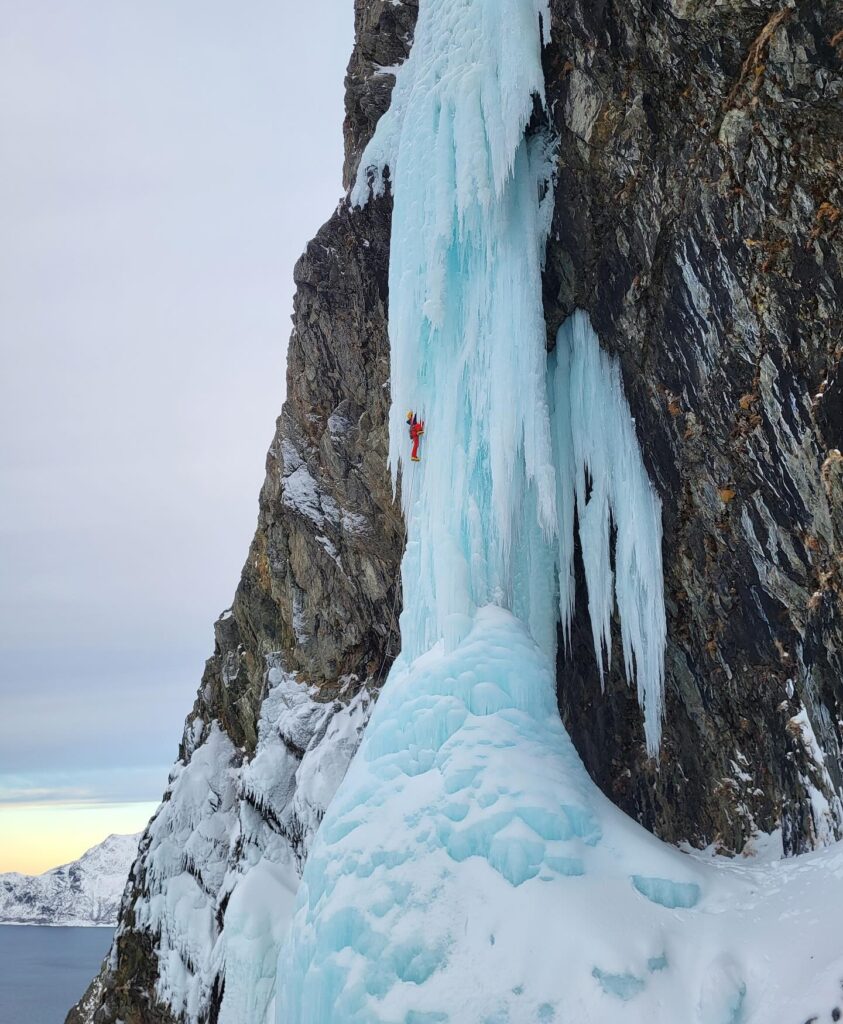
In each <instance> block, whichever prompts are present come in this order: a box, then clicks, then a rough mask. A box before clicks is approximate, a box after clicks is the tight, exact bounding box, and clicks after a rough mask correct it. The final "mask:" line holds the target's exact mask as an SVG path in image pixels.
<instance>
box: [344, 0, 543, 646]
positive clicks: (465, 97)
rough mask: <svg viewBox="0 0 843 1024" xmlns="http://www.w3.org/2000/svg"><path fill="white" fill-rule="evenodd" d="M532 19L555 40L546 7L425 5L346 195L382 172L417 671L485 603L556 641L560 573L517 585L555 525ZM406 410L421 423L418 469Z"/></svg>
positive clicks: (396, 441) (536, 30) (395, 461)
mask: <svg viewBox="0 0 843 1024" xmlns="http://www.w3.org/2000/svg"><path fill="white" fill-rule="evenodd" d="M540 14H541V15H542V16H543V17H544V18H545V25H549V21H548V20H547V10H546V5H545V3H543V2H540V0H539V2H536V0H483V2H480V0H426V2H423V3H422V4H421V5H420V8H419V18H418V22H417V25H416V30H415V35H414V41H413V47H412V50H411V53H410V57H409V59H408V60H407V62H406V63H405V64H404V65H403V66H402V67H401V68H400V69H399V71H398V76H397V81H396V85H395V90H394V92H393V99H392V105H391V107H390V109H389V110H388V111H387V113H386V114H385V115H384V116H383V118H382V119H381V121H380V123H379V124H378V127H377V130H376V132H375V136H374V138H373V140H372V142H371V143H370V145H369V147H368V148H367V150H366V152H365V154H364V157H363V161H362V164H361V171H360V178H359V183H358V186H357V189H356V191H355V198H356V199H357V201H363V200H364V199H365V197H366V195H367V188H368V183H369V182H370V181H371V180H372V178H373V176H374V187H375V189H376V190H378V189H380V188H381V187H382V183H383V179H382V176H381V175H382V171H383V168H384V167H385V166H388V167H389V172H390V178H391V181H392V186H393V194H394V207H393V214H392V242H391V256H390V272H389V278H390V280H389V296H390V298H389V331H390V346H391V348H390V351H391V388H392V407H391V413H390V462H391V465H392V471H393V474H394V475H396V474H397V473H398V468H399V465H400V463H401V462H402V460H403V461H405V463H406V464H405V467H404V469H405V480H404V486H403V488H402V494H403V500H404V507H405V512H406V513H407V516H408V524H409V541H408V545H407V553H406V558H405V564H404V572H403V576H404V580H405V581H407V580H411V581H412V586H409V587H408V586H405V588H404V612H403V615H402V618H401V634H402V645H403V649H404V650H405V652H406V653H407V654H408V655H409V656H410V657H415V656H417V655H419V654H421V653H423V652H424V651H426V650H428V649H429V648H430V646H431V645H432V644H433V643H435V642H436V641H438V640H439V639H440V638H444V639H445V642H446V644H448V645H449V646H453V645H454V644H456V643H458V642H459V640H460V639H461V638H462V637H463V636H464V635H465V634H466V632H467V630H468V629H469V627H470V624H471V616H472V615H473V612H474V610H475V608H477V607H479V606H481V605H484V604H487V603H489V602H493V603H496V604H503V605H506V606H508V607H514V606H515V604H516V603H517V604H518V605H519V614H520V615H521V616H522V617H523V618H524V619H525V621H527V622H528V623H529V624H530V626H531V628H532V629H533V630H534V633H535V634H536V635H537V638H538V639H539V641H540V642H542V643H544V645H545V646H548V645H552V644H553V643H554V639H553V636H554V632H555V630H554V624H555V613H552V610H551V605H552V595H553V590H554V583H553V566H552V560H551V563H550V564H549V565H548V564H547V561H546V559H545V560H544V562H543V565H542V568H541V570H540V571H538V573H537V575H536V576H530V579H531V580H534V581H535V584H536V585H535V587H532V588H531V587H530V586H525V585H522V584H521V579H522V578H524V579H526V577H527V576H529V575H530V571H531V569H533V568H535V566H534V565H533V564H532V563H531V557H530V556H531V554H532V553H533V550H534V547H535V545H534V541H535V540H539V541H544V543H546V542H547V540H549V539H550V538H552V536H553V535H554V532H555V523H556V510H555V487H554V478H553V464H552V463H553V454H552V447H551V439H550V421H549V414H548V398H547V390H546V382H545V373H546V357H545V325H544V315H543V310H542V303H541V264H542V256H543V251H544V243H545V237H546V232H547V227H548V218H549V215H550V212H551V194H550V191H549V187H548V186H549V174H550V162H549V160H548V143H547V139H546V138H545V137H544V136H542V135H536V136H534V137H533V138H532V139H530V140H528V139H526V138H525V134H524V133H525V127H526V125H527V123H528V121H529V119H530V117H531V115H532V112H533V103H534V96H541V95H542V94H543V89H544V80H543V73H542V66H541V39H540V21H539V15H540ZM408 409H413V410H415V411H416V412H417V413H418V414H419V415H420V417H421V418H422V419H424V420H425V422H426V431H425V436H424V440H423V442H422V461H421V462H420V463H416V464H410V463H409V461H408V460H406V454H407V448H406V443H407V442H406V426H405V422H404V420H405V415H406V412H407V410H408ZM525 494H526V495H527V498H526V501H525ZM532 561H535V559H533V560H532ZM548 596H550V600H548ZM539 620H540V621H539Z"/></svg>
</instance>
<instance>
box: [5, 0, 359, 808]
mask: <svg viewBox="0 0 843 1024" xmlns="http://www.w3.org/2000/svg"><path fill="white" fill-rule="evenodd" d="M352 16H353V2H352V0H309V2H307V3H293V2H290V0H249V2H247V3H235V2H233V0H0V346H2V373H0V489H1V495H0V705H1V708H0V808H2V806H3V805H6V806H7V807H8V806H9V805H10V804H15V803H19V802H21V801H23V802H32V801H55V800H58V801H61V800H74V801H75V800H78V799H82V800H91V801H116V802H119V801H129V800H157V799H158V797H159V796H160V794H161V791H162V789H163V787H164V785H165V783H166V775H167V769H168V766H169V764H170V762H171V761H172V759H173V757H174V756H175V753H176V746H177V742H178V739H179V736H180V732H181V727H182V722H183V719H184V716H185V714H186V712H187V711H188V710H189V707H190V705H191V703H192V700H193V696H194V692H195V690H196V687H197V685H198V682H199V678H200V675H201V672H202V666H203V662H204V659H205V658H206V657H207V656H208V655H209V654H210V652H211V650H212V646H213V637H212V630H211V625H212V622H213V620H214V618H215V617H216V615H217V614H218V613H219V612H220V611H221V610H222V609H223V608H225V607H226V606H227V605H228V603H229V602H230V599H231V596H232V594H233V592H234V587H235V585H236V582H237V579H238V576H239V571H240V566H241V564H242V562H243V560H244V558H245V555H246V551H247V547H248V543H249V540H250V539H251V535H252V532H253V529H254V525H255V520H256V514H257V495H258V490H259V487H260V483H261V480H262V478H263V465H264V457H265V451H266V448H267V445H268V443H269V441H270V439H271V436H272V431H273V424H274V419H275V416H276V415H277V414H278V413H279V411H280V408H281V401H282V398H283V392H284V358H283V357H284V351H285V347H286V342H287V336H288V334H289V329H290V320H289V316H290V312H291V300H292V292H293V285H292V268H293V264H294V262H295V260H296V258H297V257H298V255H299V253H300V252H301V250H302V248H303V246H304V244H305V242H306V241H307V239H308V238H309V237H311V236H312V235H313V233H314V232H315V230H316V229H317V227H318V226H319V224H320V223H321V222H322V221H324V220H326V219H327V217H328V216H329V215H330V213H331V211H332V210H333V208H334V206H335V204H336V201H337V199H338V197H339V196H340V194H341V180H340V173H341V162H342V130H341V124H342V114H343V110H342V94H343V76H344V72H345V65H346V62H347V60H348V55H349V52H350V48H351V40H352Z"/></svg>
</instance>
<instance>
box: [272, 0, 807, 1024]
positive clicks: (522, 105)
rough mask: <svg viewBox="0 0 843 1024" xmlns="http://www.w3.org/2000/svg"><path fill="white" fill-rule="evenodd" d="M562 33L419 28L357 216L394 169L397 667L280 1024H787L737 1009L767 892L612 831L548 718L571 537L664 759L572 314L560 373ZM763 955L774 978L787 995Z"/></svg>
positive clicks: (328, 821) (654, 578) (638, 589)
mask: <svg viewBox="0 0 843 1024" xmlns="http://www.w3.org/2000/svg"><path fill="white" fill-rule="evenodd" d="M548 26H549V12H548V9H547V6H546V4H545V3H543V2H541V0H421V2H420V6H419V18H418V23H417V27H416V34H415V39H414V43H413V47H412V51H411V54H410V57H409V59H408V60H407V62H406V63H405V64H404V65H403V66H402V67H401V68H400V69H399V71H398V74H397V81H396V86H395V90H394V93H393V100H392V105H391V108H390V110H389V111H388V112H387V113H386V114H385V115H384V117H383V118H382V120H381V122H380V124H379V125H378V128H377V131H376V133H375V136H374V138H373V140H372V142H371V144H370V146H369V147H368V149H367V151H366V153H365V154H364V158H363V161H362V164H361V172H360V176H359V180H358V184H357V187H356V189H355V194H354V198H355V201H356V202H358V203H363V202H366V201H367V198H368V196H369V194H370V191H374V192H375V193H378V192H380V191H381V190H382V189H383V188H384V187H385V170H386V168H388V169H389V180H390V183H391V188H392V191H393V197H394V208H393V222H392V247H391V262H390V310H389V320H390V343H391V359H392V366H391V387H392V412H391V418H390V444H391V447H390V460H391V466H392V472H393V478H394V480H395V481H396V484H397V482H398V478H399V474H400V475H401V491H402V500H403V503H404V512H405V516H406V519H407V524H408V542H407V549H406V553H405V557H404V561H403V566H402V581H403V584H402V585H403V597H404V611H403V614H402V616H401V637H402V653H401V655H400V657H399V658H398V660H397V661H396V663H395V665H394V666H393V669H392V671H391V673H390V676H389V678H388V680H387V682H386V684H385V687H384V689H383V692H382V694H381V696H380V698H379V700H378V702H377V705H376V707H375V710H374V712H373V714H372V718H371V719H370V722H369V725H368V727H367V730H366V732H365V734H364V737H363V741H362V744H361V747H360V749H359V751H358V753H357V755H356V757H355V758H354V761H353V762H352V764H351V767H350V768H349V771H348V774H347V775H346V777H345V779H344V781H343V783H342V784H341V786H340V788H339V790H338V792H337V795H336V797H335V798H334V800H333V802H332V803H331V805H330V806H329V808H328V811H327V813H326V815H325V818H324V821H323V823H322V826H321V828H320V830H319V832H318V834H317V836H316V839H315V841H314V844H313V847H312V849H311V852H310V856H309V858H308V861H307V864H306V866H305V870H304V875H303V879H302V883H301V886H300V889H299V892H298V896H297V900H296V911H295V914H294V917H293V921H292V925H291V930H290V934H289V937H288V939H287V942H286V944H285V945H284V947H283V948H282V950H281V953H280V955H279V960H278V974H277V988H276V1020H277V1024H481V1022H482V1024H507V1022H508V1024H522V1022H525V1024H526V1022H533V1021H536V1022H553V1021H556V1022H559V1024H571V1022H574V1021H576V1022H577V1024H602V1022H604V1021H606V1020H609V1019H615V1017H616V1016H617V1017H619V1016H620V1015H623V1016H624V1019H626V1020H629V1021H635V1022H644V1021H647V1022H650V1021H663V1022H665V1024H668V1022H669V1024H675V1022H678V1021H682V1022H683V1024H739V1022H741V1021H744V1020H749V1019H750V1017H749V1014H750V1013H761V1012H763V1011H764V1010H765V1003H764V1000H765V999H767V1000H768V1002H767V1004H766V1007H767V1008H768V1009H769V1007H770V1006H773V1007H776V1008H778V1007H779V1005H780V1003H781V998H780V997H781V993H780V992H779V993H778V996H779V1002H778V1003H776V1002H772V1003H770V1002H769V999H770V998H772V997H771V996H770V993H771V992H773V991H774V986H771V985H768V986H767V987H766V988H762V987H758V986H756V988H755V989H754V990H751V989H750V980H751V978H752V974H753V972H752V970H750V968H749V966H748V962H747V956H746V951H745V949H744V948H743V946H742V943H746V941H747V940H749V941H757V938H758V936H760V935H761V934H762V932H766V931H767V930H769V928H770V927H771V922H772V921H773V920H775V918H774V917H773V915H772V913H771V912H770V907H769V906H764V905H762V903H763V901H759V898H758V897H757V895H756V896H755V897H754V898H755V901H756V903H755V906H756V909H757V910H758V913H757V914H756V915H755V917H754V919H753V920H754V922H755V923H754V924H753V925H751V926H750V925H746V924H742V925H741V927H736V923H737V921H738V920H739V919H738V918H737V917H736V915H735V911H734V907H735V906H740V905H741V903H742V901H743V904H744V905H747V901H748V900H750V899H751V898H752V893H753V892H754V889H753V886H754V882H753V880H752V879H747V878H742V877H741V876H740V875H737V874H736V875H734V876H733V877H730V878H729V879H728V880H727V881H726V882H724V881H723V880H722V879H721V878H720V877H718V875H717V872H716V870H714V869H712V868H711V867H710V866H709V865H706V864H704V863H702V862H701V861H699V860H697V859H694V858H692V857H689V856H686V855H683V854H681V853H679V852H678V851H677V850H675V849H672V848H670V847H668V846H666V845H665V844H662V843H660V842H659V841H658V840H656V839H655V838H654V837H653V836H651V835H649V834H648V833H646V832H645V831H644V830H643V829H641V828H640V827H639V826H638V825H636V824H635V823H634V822H632V821H630V820H629V819H628V818H626V817H625V816H624V815H623V814H622V813H621V812H620V811H619V810H618V809H617V808H615V807H614V806H613V805H612V804H611V803H610V802H609V801H608V800H607V799H606V798H605V797H604V796H603V795H602V794H601V793H600V792H599V790H598V789H597V788H596V786H595V785H594V784H593V783H592V782H591V780H590V779H589V777H588V775H587V773H586V771H585V769H584V768H583V765H582V763H581V761H580V759H579V757H578V756H577V753H576V751H575V750H574V748H573V746H572V744H571V741H570V739H569V737H568V736H567V734H566V732H565V729H564V727H563V725H562V723H561V721H560V719H559V714H558V711H557V706H556V692H555V685H556V680H555V665H554V654H555V646H556V635H557V624H558V623H559V622H560V621H561V622H562V623H563V631H567V630H568V629H569V627H570V617H571V613H572V607H573V598H574V594H573V558H574V543H575V540H574V533H575V524H577V523H578V524H579V525H578V529H579V541H580V547H581V550H582V558H583V565H584V569H585V577H586V584H587V589H588V604H589V612H590V616H591V622H592V631H593V640H594V648H595V654H596V658H597V666H596V667H595V671H598V670H599V671H601V672H602V670H603V664H604V659H605V658H608V657H609V655H610V642H609V641H610V627H611V619H612V615H613V611H614V609H615V607H617V611H618V617H619V620H620V632H621V640H622V647H623V655H624V661H625V666H626V671H627V675H628V677H629V678H630V680H632V678H633V677H634V679H635V681H636V683H637V686H638V690H639V698H640V701H641V704H642V706H643V708H644V711H645V732H646V741H647V746H648V748H649V750H650V752H651V753H653V752H655V751H656V750H657V748H658V742H659V722H660V717H661V707H662V690H663V657H664V646H665V614H664V597H663V589H662V587H663V585H662V568H661V508H660V504H659V500H658V498H657V496H656V494H655V492H654V490H653V487H652V485H651V483H650V481H649V479H648V477H647V473H646V470H645V467H644V463H643V460H642V456H641V453H640V451H639V447H638V441H637V437H636V432H635V426H634V423H633V422H632V419H631V417H630V413H629V409H628V407H627V405H626V401H625V399H624V395H623V388H622V384H621V378H620V373H619V370H618V368H617V366H616V365H615V364H614V363H613V362H612V360H611V359H610V358H609V357H608V356H606V355H605V354H604V353H602V352H601V351H600V347H599V345H598V342H597V338H596V337H595V335H594V332H593V330H592V328H591V325H590V323H589V321H588V318H587V316H586V315H585V314H584V313H576V314H575V315H574V316H573V317H572V318H570V319H569V321H568V322H567V323H566V324H565V325H563V327H562V329H561V330H560V332H559V336H558V338H557V344H556V347H555V350H554V352H553V354H552V355H551V357H550V358H548V356H547V353H546V328H545V323H544V319H543V313H542V303H541V270H542V254H543V250H544V245H545V241H546V237H547V231H548V225H549V218H550V212H551V202H552V200H551V191H552V166H553V160H552V152H553V150H552V145H551V143H550V140H549V139H548V138H547V137H546V135H545V134H544V133H543V131H542V129H541V125H540V123H537V120H536V119H534V112H535V110H536V109H537V107H538V108H540V107H541V103H542V95H543V79H542V67H541V47H542V31H543V28H544V31H545V32H546V31H547V27H548ZM538 121H540V118H539V119H538ZM410 409H412V410H414V411H415V412H416V413H417V414H418V415H419V416H420V417H421V418H423V419H424V420H425V421H426V433H425V440H424V444H423V458H422V462H421V463H417V464H411V463H409V461H408V460H406V453H407V452H408V441H407V437H406V428H405V424H404V419H405V415H406V412H407V410H410ZM613 536H614V571H613V567H612V564H613V562H612V543H613ZM598 667H599V668H598ZM765 911H766V917H765ZM753 927H754V928H755V929H756V933H757V934H756V935H755V936H754V937H753V932H752V929H753ZM741 928H742V929H743V930H741ZM776 948H777V950H780V951H781V952H780V953H779V954H778V955H779V961H778V964H777V965H774V960H775V956H773V957H772V958H771V959H770V960H769V962H768V964H767V966H766V967H765V971H766V973H767V974H768V975H770V976H773V975H774V974H775V971H776V970H781V974H782V976H784V974H785V973H786V972H785V964H786V962H787V957H786V955H785V954H786V951H787V949H788V943H787V942H781V943H780V944H779V945H778V946H777V947H776ZM753 1019H756V1018H753ZM757 1019H762V1018H761V1017H758V1018H757ZM764 1019H768V1018H766V1017H765V1018H764ZM778 1019H780V1018H778V1017H777V1018H776V1020H778Z"/></svg>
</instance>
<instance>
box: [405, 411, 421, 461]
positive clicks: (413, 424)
mask: <svg viewBox="0 0 843 1024" xmlns="http://www.w3.org/2000/svg"><path fill="white" fill-rule="evenodd" d="M407 426H408V427H409V428H410V440H411V441H412V442H413V451H412V453H411V455H410V458H411V459H412V461H413V462H421V458H420V457H419V441H421V436H422V434H423V433H424V420H419V419H418V418H417V417H416V414H415V413H414V412H413V410H412V409H411V410H410V411H409V412H408V413H407Z"/></svg>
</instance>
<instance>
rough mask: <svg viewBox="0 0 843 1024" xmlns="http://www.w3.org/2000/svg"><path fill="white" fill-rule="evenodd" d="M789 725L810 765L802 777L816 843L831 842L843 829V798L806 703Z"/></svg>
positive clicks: (790, 720) (806, 762)
mask: <svg viewBox="0 0 843 1024" xmlns="http://www.w3.org/2000/svg"><path fill="white" fill-rule="evenodd" d="M787 728H788V730H789V731H790V732H791V733H792V734H793V735H794V736H795V737H796V738H797V739H798V740H799V744H800V746H801V747H802V751H803V753H804V755H805V765H806V769H805V772H804V773H800V780H801V782H802V785H803V786H804V787H805V790H806V792H807V793H808V796H809V799H810V806H811V817H812V819H813V833H814V843H815V845H816V846H828V845H829V844H830V843H833V842H835V841H836V840H838V839H839V838H840V836H841V832H843V802H841V800H840V797H839V796H838V794H837V790H836V788H835V785H834V781H833V780H832V778H831V774H830V773H829V770H828V766H827V765H826V763H825V754H824V753H823V751H822V748H821V747H820V744H819V742H818V741H817V736H816V733H815V732H814V727H813V725H812V724H811V719H810V718H809V717H808V711H807V709H806V708H805V707H804V705H803V706H802V707H801V708H800V709H799V711H798V712H797V713H796V714H795V715H794V716H793V717H792V718H791V719H789V721H788V723H787ZM826 794H828V795H826Z"/></svg>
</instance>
